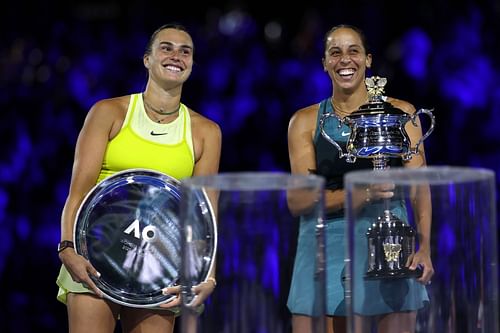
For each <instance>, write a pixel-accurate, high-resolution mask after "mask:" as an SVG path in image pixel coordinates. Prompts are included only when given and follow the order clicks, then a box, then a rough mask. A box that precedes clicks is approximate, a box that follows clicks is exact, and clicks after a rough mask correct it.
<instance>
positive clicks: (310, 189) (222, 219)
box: [176, 172, 324, 333]
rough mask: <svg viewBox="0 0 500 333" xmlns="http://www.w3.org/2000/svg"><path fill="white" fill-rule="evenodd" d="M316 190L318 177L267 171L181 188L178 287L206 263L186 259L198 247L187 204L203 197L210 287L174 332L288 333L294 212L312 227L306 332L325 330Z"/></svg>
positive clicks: (319, 193) (199, 180)
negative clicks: (209, 227) (210, 232)
mask: <svg viewBox="0 0 500 333" xmlns="http://www.w3.org/2000/svg"><path fill="white" fill-rule="evenodd" d="M323 186H324V181H323V179H322V178H320V177H317V176H300V175H290V174H287V173H273V172H248V173H245V172H242V173H227V174H219V175H215V176H207V177H202V176H199V177H192V178H189V179H186V180H185V181H183V182H182V200H181V212H180V218H181V221H182V222H181V223H183V225H184V227H183V229H184V231H185V232H184V235H185V239H184V242H183V245H182V246H183V250H182V253H184V258H183V264H182V266H183V269H182V270H181V284H182V285H184V286H189V285H190V284H191V276H190V270H191V268H193V267H195V266H196V265H199V263H200V260H202V261H203V260H208V259H209V258H203V257H202V256H201V257H200V256H198V257H197V256H196V255H194V256H193V255H192V253H193V251H192V250H190V244H192V243H193V242H197V241H198V242H197V243H198V244H202V243H203V240H196V233H193V232H191V231H192V230H195V229H196V225H197V224H198V221H197V218H198V216H199V214H198V215H196V214H193V212H195V211H196V207H193V205H195V204H196V202H197V201H196V200H193V198H195V197H196V195H197V193H199V191H204V192H205V193H206V195H207V197H208V198H210V199H209V201H210V205H211V207H212V209H213V210H214V213H215V216H216V221H217V228H216V229H217V230H216V233H217V234H216V238H217V250H216V256H215V262H214V264H215V270H216V279H217V286H216V288H215V290H214V291H213V293H212V294H211V295H210V297H209V298H208V299H207V300H206V301H205V304H204V309H203V310H202V311H201V313H200V314H199V315H197V316H194V315H192V312H191V311H190V309H189V308H187V307H186V305H184V306H183V310H182V311H183V312H182V313H183V314H182V315H181V317H180V318H179V319H178V321H179V322H180V327H181V328H180V331H181V332H190V333H192V332H203V333H211V332H214V333H215V332H217V333H219V332H228V333H233V332H238V333H246V332H249V333H250V332H262V333H265V332H269V333H280V332H290V331H291V313H290V310H289V309H288V307H287V300H288V294H289V290H290V284H291V279H292V272H293V266H294V260H295V254H296V247H297V237H298V230H299V223H300V222H299V215H301V214H302V215H307V216H308V218H309V219H308V222H307V223H311V224H312V225H310V226H311V228H309V230H311V232H312V234H311V235H310V236H311V237H310V239H311V240H312V243H311V244H310V250H311V256H310V258H308V260H307V261H308V263H310V264H311V267H314V271H313V272H312V274H311V275H310V276H308V277H307V278H308V279H309V280H308V281H306V282H307V283H306V285H307V286H308V289H309V290H310V291H311V292H310V295H306V296H307V297H308V298H309V300H310V302H311V305H310V306H311V307H313V308H314V313H313V315H312V317H311V329H310V331H311V332H319V333H321V332H324V327H323V326H322V325H323V324H322V323H323V321H322V320H318V318H322V317H323V314H324V292H323V289H324V274H323V268H322V265H323V258H324V254H323V253H322V251H323V246H322V242H323V231H322V228H321V223H322V222H323V219H322V217H323ZM186 231H189V232H186ZM198 247H199V246H198ZM197 261H198V262H197ZM188 296H189V295H188ZM186 299H187V300H189V297H184V300H186ZM186 314H188V315H186ZM176 330H177V328H176Z"/></svg>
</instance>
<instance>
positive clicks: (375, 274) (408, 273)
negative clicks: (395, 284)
mask: <svg viewBox="0 0 500 333" xmlns="http://www.w3.org/2000/svg"><path fill="white" fill-rule="evenodd" d="M422 273H423V271H422V268H420V267H418V268H417V269H415V270H411V269H408V268H403V269H399V270H380V271H372V272H367V273H366V274H365V276H364V278H365V280H385V279H409V278H419V277H421V276H422Z"/></svg>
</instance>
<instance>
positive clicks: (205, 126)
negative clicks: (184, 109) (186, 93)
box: [188, 108, 221, 134]
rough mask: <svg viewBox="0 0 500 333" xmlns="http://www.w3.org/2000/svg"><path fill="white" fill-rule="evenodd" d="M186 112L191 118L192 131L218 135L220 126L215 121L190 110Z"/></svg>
mask: <svg viewBox="0 0 500 333" xmlns="http://www.w3.org/2000/svg"><path fill="white" fill-rule="evenodd" d="M188 110H189V116H190V117H191V127H192V129H193V131H196V132H199V133H207V134H209V133H212V134H214V133H215V134H220V132H221V129H220V126H219V124H217V123H216V122H215V121H213V120H211V119H208V118H207V117H205V116H203V115H201V114H199V113H198V112H196V111H194V110H192V109H190V108H188Z"/></svg>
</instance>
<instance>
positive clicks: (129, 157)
mask: <svg viewBox="0 0 500 333" xmlns="http://www.w3.org/2000/svg"><path fill="white" fill-rule="evenodd" d="M146 118H147V119H146ZM145 119H146V120H145ZM148 126H149V127H148ZM179 126H182V130H180V131H179V130H178V128H177V127H179ZM163 131H168V133H170V134H173V135H159V136H158V135H153V134H150V132H153V133H155V132H156V133H163ZM175 133H177V134H175ZM148 135H150V137H148ZM192 147H193V146H192V137H191V118H190V116H189V110H188V109H187V107H186V106H185V105H184V104H181V106H180V108H179V116H178V118H177V119H176V120H175V121H173V122H172V123H170V124H157V123H155V122H153V121H151V120H150V119H149V117H148V116H147V115H146V113H145V111H144V105H143V102H142V95H141V94H133V95H131V97H130V103H129V106H128V110H127V115H126V118H125V120H124V122H123V126H122V128H121V130H120V132H119V133H118V134H117V135H116V136H115V137H114V138H113V139H112V140H111V141H110V142H109V143H108V147H107V149H106V152H105V156H104V160H103V164H102V168H101V172H100V174H99V178H98V183H99V182H101V181H102V180H103V179H105V178H107V177H109V176H111V175H113V174H114V173H116V172H119V171H123V170H127V169H136V168H142V169H152V170H157V171H160V172H163V173H165V174H167V175H169V176H171V177H174V178H176V179H178V180H180V179H182V178H186V177H190V176H192V174H193V170H194V154H193V148H192ZM56 283H57V285H58V286H59V291H58V294H57V299H58V300H59V301H61V302H63V303H66V297H67V294H68V293H69V292H74V293H86V292H91V291H90V290H88V289H87V288H85V287H84V286H83V285H82V284H80V283H75V282H74V281H73V279H72V278H71V275H70V274H69V272H68V271H67V270H66V268H65V267H64V265H62V266H61V270H60V272H59V276H58V277H57V280H56Z"/></svg>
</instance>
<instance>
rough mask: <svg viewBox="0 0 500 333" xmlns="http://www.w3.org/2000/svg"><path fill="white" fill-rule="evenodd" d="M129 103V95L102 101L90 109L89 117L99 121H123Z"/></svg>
mask: <svg viewBox="0 0 500 333" xmlns="http://www.w3.org/2000/svg"><path fill="white" fill-rule="evenodd" d="M129 101H130V95H126V96H120V97H114V98H107V99H102V100H100V101H98V102H96V103H95V104H94V105H93V106H92V107H91V109H90V113H89V115H91V116H94V117H98V118H100V119H124V118H125V115H126V113H127V109H128V104H129Z"/></svg>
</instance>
